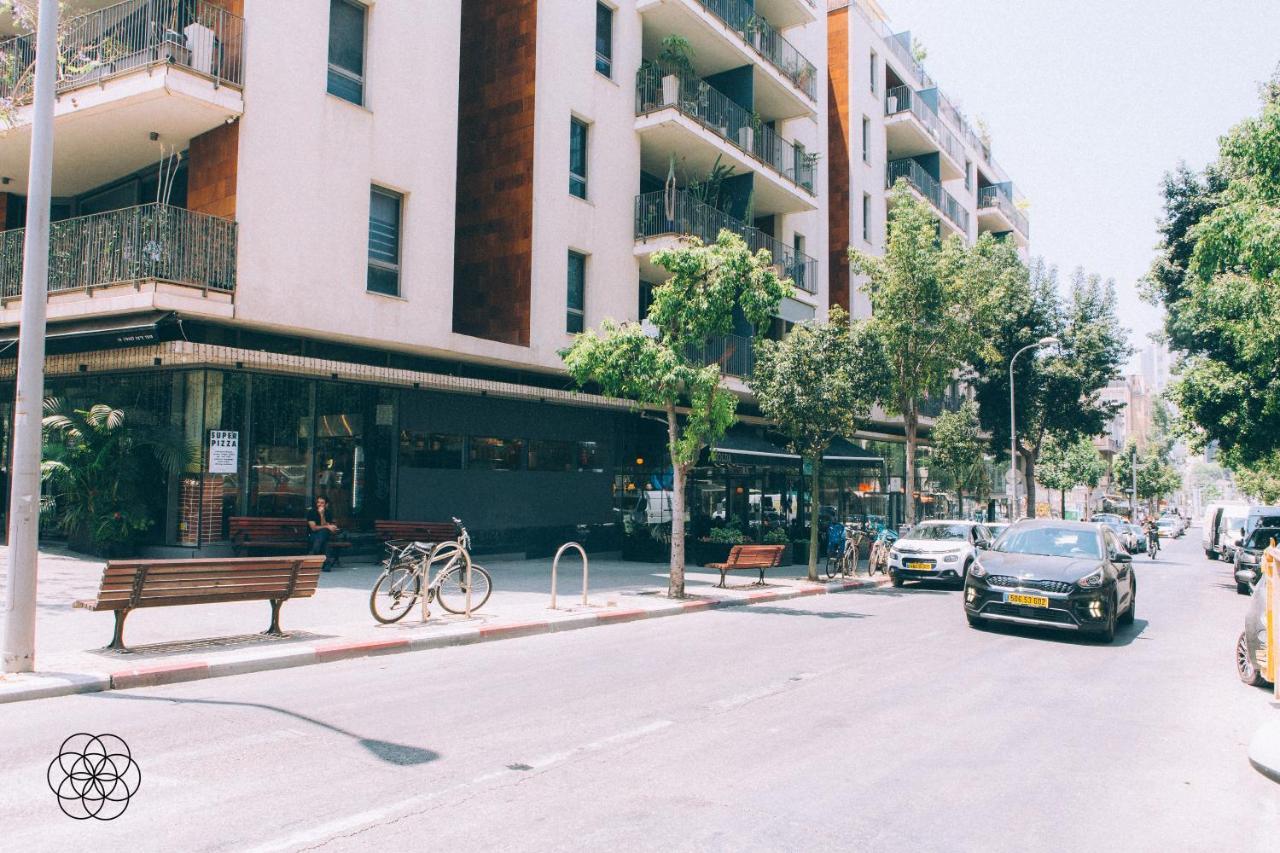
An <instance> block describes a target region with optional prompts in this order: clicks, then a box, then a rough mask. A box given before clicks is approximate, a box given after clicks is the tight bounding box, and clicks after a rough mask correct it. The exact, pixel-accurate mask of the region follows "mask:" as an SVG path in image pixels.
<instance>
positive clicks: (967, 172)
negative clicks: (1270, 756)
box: [964, 160, 973, 190]
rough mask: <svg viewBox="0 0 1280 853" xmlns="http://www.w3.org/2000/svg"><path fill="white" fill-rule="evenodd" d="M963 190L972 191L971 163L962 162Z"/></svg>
mask: <svg viewBox="0 0 1280 853" xmlns="http://www.w3.org/2000/svg"><path fill="white" fill-rule="evenodd" d="M964 188H965V189H967V190H968V189H973V161H972V160H965V161H964Z"/></svg>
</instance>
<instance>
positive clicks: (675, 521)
mask: <svg viewBox="0 0 1280 853" xmlns="http://www.w3.org/2000/svg"><path fill="white" fill-rule="evenodd" d="M667 438H668V440H669V441H670V444H671V448H670V452H671V460H672V465H671V471H672V474H671V582H670V584H669V585H668V586H667V595H669V596H670V597H671V598H684V481H685V475H686V474H687V473H688V466H687V465H682V464H680V463H678V462H676V461H675V459H676V445H677V443H678V442H679V440H680V427H679V425H678V424H677V422H676V410H675V407H674V406H668V407H667Z"/></svg>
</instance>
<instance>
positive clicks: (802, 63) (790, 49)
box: [697, 0, 818, 101]
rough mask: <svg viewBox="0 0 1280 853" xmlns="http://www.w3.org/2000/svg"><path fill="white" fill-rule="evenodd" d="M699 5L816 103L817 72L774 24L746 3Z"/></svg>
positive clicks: (709, 0)
mask: <svg viewBox="0 0 1280 853" xmlns="http://www.w3.org/2000/svg"><path fill="white" fill-rule="evenodd" d="M697 3H698V5H700V6H702V8H704V9H706V10H707V11H708V12H710V13H711V14H712V15H714V16H716V17H717V18H719V19H720V20H721V21H723V22H724V23H725V24H726V25H727V26H728V27H729V28H730V29H732V30H735V31H736V32H737V33H738V35H740V36H741V37H742V40H743V41H745V42H746V43H747V44H749V45H751V46H752V47H753V48H754V49H755V51H756V53H758V54H760V55H761V56H762V57H764V59H766V60H767V61H768V62H769V64H770V65H772V66H773V67H774V68H776V69H777V70H778V71H779V72H781V74H782V76H784V77H786V78H787V79H788V80H790V81H791V82H792V83H795V84H796V87H797V88H799V89H800V91H802V92H804V93H805V94H806V95H808V96H809V100H811V101H812V100H817V98H818V69H817V68H816V67H814V64H813V63H812V62H810V61H809V60H808V59H806V58H805V56H804V54H802V53H801V52H800V51H799V50H797V49H796V46H795V45H793V44H792V43H791V42H789V41H787V40H786V38H784V37H783V36H782V34H781V33H779V32H778V31H777V30H776V29H774V28H773V25H772V24H770V23H769V22H768V21H766V20H765V19H764V18H762V17H761V16H759V15H757V14H756V10H755V9H754V8H753V7H752V6H751V4H750V3H748V2H747V0H697Z"/></svg>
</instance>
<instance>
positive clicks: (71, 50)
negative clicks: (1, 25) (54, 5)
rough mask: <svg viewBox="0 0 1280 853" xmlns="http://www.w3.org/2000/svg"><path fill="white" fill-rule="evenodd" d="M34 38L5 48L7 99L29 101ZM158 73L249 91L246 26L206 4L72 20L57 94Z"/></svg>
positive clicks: (3, 89)
mask: <svg viewBox="0 0 1280 853" xmlns="http://www.w3.org/2000/svg"><path fill="white" fill-rule="evenodd" d="M35 47H36V37H35V34H33V33H32V34H27V35H20V36H15V37H14V38H10V39H7V40H5V41H3V42H0V99H4V100H10V99H12V100H15V101H17V102H18V103H25V102H26V101H28V100H29V99H30V95H31V86H32V80H33V75H32V73H31V68H32V63H33V62H34V61H35ZM153 65H179V66H182V67H183V68H187V69H189V70H191V71H195V72H197V73H199V74H203V75H205V76H207V77H209V78H210V79H212V80H213V81H214V83H215V84H224V83H225V84H227V85H230V86H236V87H242V86H243V85H244V19H243V18H241V17H239V16H238V15H233V14H231V13H230V12H228V11H227V10H226V9H223V8H222V7H220V6H215V5H214V4H212V3H208V2H205V0H125V2H123V3H117V4H116V5H114V6H108V7H106V8H105V9H100V10H98V11H97V12H91V13H89V14H87V15H81V16H79V17H76V18H71V19H70V20H68V21H67V22H66V25H65V35H64V36H63V38H62V41H61V43H60V45H59V57H58V84H57V91H58V92H60V93H61V92H66V91H70V90H72V89H77V88H80V87H81V86H88V85H92V84H94V83H98V82H99V81H102V80H107V79H110V78H112V77H116V76H119V75H121V74H127V73H129V72H131V71H136V70H138V69H140V68H147V67H150V66H153Z"/></svg>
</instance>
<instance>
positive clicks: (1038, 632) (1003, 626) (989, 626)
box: [982, 619, 1150, 649]
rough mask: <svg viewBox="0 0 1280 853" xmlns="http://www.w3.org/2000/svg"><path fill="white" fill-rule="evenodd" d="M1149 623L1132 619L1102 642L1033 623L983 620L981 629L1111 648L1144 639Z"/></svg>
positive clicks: (995, 632)
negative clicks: (1106, 641)
mask: <svg viewBox="0 0 1280 853" xmlns="http://www.w3.org/2000/svg"><path fill="white" fill-rule="evenodd" d="M1149 624H1150V623H1149V622H1148V621H1147V620H1146V619H1134V620H1133V624H1132V625H1121V626H1118V627H1117V628H1116V638H1115V641H1114V642H1111V643H1102V642H1100V641H1098V640H1096V639H1094V638H1093V635H1091V634H1085V633H1081V632H1079V631H1063V630H1060V629H1057V628H1050V627H1045V628H1037V627H1035V626H1033V625H1017V624H1014V623H1011V622H994V621H992V622H985V623H983V625H982V630H984V631H989V632H990V633H992V634H1008V635H1010V636H1015V637H1025V638H1027V639H1029V640H1041V641H1044V642H1046V643H1062V644H1065V645H1070V646H1097V647H1098V648H1102V649H1111V648H1116V647H1118V646H1127V645H1129V644H1130V643H1132V642H1133V641H1134V640H1144V639H1147V638H1146V637H1143V636H1142V632H1143V631H1145V630H1146V628H1147V625H1149Z"/></svg>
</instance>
